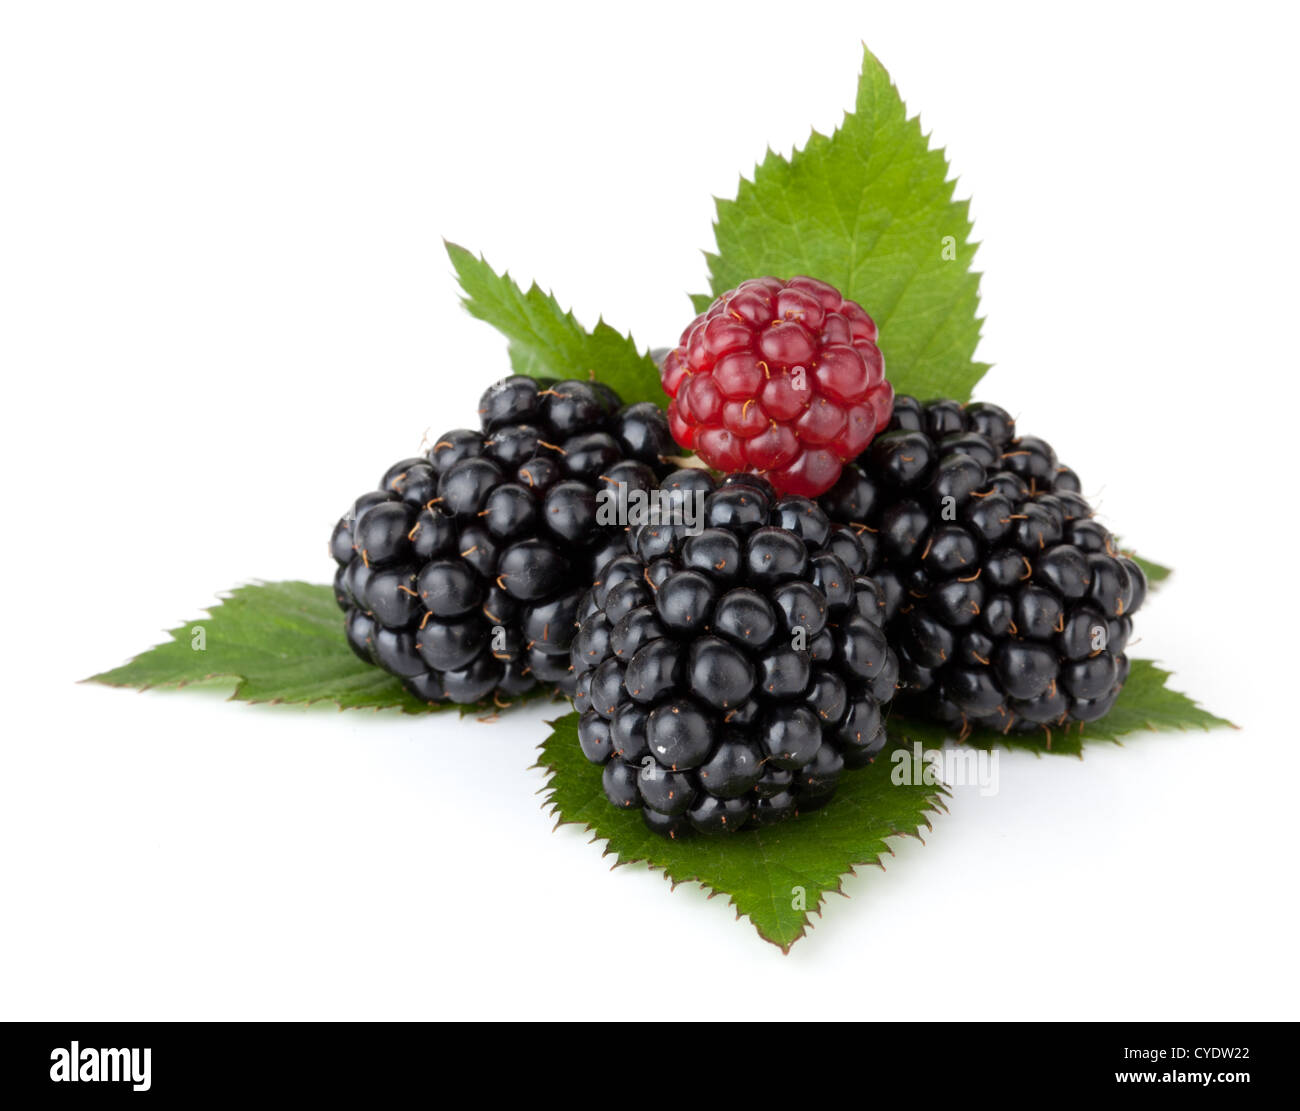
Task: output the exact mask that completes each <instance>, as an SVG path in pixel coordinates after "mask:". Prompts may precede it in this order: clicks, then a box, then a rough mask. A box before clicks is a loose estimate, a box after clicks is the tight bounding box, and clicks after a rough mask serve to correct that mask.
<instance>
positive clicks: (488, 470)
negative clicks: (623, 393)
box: [330, 376, 674, 745]
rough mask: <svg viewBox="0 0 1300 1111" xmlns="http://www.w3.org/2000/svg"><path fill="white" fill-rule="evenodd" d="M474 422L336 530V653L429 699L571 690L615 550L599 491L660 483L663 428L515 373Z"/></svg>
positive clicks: (616, 539)
mask: <svg viewBox="0 0 1300 1111" xmlns="http://www.w3.org/2000/svg"><path fill="white" fill-rule="evenodd" d="M479 417H480V421H481V428H480V429H478V430H472V429H464V428H462V429H455V430H453V431H451V432H447V433H445V434H444V435H442V436H440V437H439V438H438V439H437V441H436V442H435V443H434V445H433V447H431V448H430V449H429V451H428V452H427V454H426V455H424V456H423V457H417V458H410V459H403V460H401V461H400V462H398V463H395V464H394V465H393V466H392V467H390V468H389V469H388V471H387V472H386V473H385V474H384V476H383V478H382V479H381V481H380V487H379V489H378V490H375V491H371V492H370V493H367V494H363V495H362V496H361V497H359V498H358V499H357V500H356V501H355V502H354V503H353V504H352V506H351V508H350V509H349V510H348V512H347V513H346V514H345V515H344V516H343V518H342V519H341V520H340V521H339V522H338V524H337V525H336V526H335V527H334V532H333V534H332V535H331V538H330V554H331V555H332V556H333V558H334V560H335V562H336V563H337V564H338V571H337V573H336V575H335V580H334V585H335V597H336V598H337V600H338V603H339V606H340V608H341V609H343V610H344V612H345V614H346V617H345V619H344V629H345V633H346V635H347V639H348V643H349V645H351V647H352V650H353V651H354V652H355V653H356V654H357V655H358V656H360V657H361V658H362V659H364V660H366V661H367V662H368V663H372V664H375V665H376V666H378V667H381V668H383V669H384V670H386V671H388V672H390V673H392V674H393V675H396V676H397V677H398V678H400V679H401V680H402V682H403V683H405V684H406V686H407V688H408V689H409V690H411V691H412V693H414V694H415V696H416V697H417V698H420V699H423V700H425V701H428V702H439V701H444V700H451V701H454V702H478V701H480V700H482V699H486V698H489V697H494V696H495V697H496V698H498V699H508V698H510V697H511V696H512V695H518V694H523V693H525V692H527V691H528V690H531V689H532V688H533V687H535V686H536V685H537V684H538V683H543V684H550V685H554V686H556V687H558V688H560V689H561V690H563V691H566V692H570V693H571V692H572V689H573V675H572V672H571V670H570V647H571V643H572V641H573V634H574V632H575V630H576V627H577V617H578V604H579V602H580V600H581V598H582V596H583V594H584V593H585V592H586V590H587V589H588V587H590V585H591V582H592V580H593V579H594V578H595V576H596V573H597V572H598V571H599V570H600V569H601V568H602V567H603V566H604V565H605V563H606V562H608V561H609V559H610V558H611V557H612V556H614V555H616V554H618V553H620V552H622V551H623V550H624V547H623V543H624V538H623V525H622V524H620V523H618V521H617V519H616V518H615V517H611V518H610V519H609V521H608V522H605V521H603V520H602V516H601V513H600V501H601V494H602V492H603V491H608V490H610V489H619V488H622V489H624V490H633V489H638V488H639V489H647V490H648V489H652V488H653V487H654V486H655V485H656V483H657V482H658V479H659V477H660V476H662V475H663V474H664V473H665V471H666V470H668V469H669V468H668V466H667V464H665V463H664V461H663V457H664V456H665V455H666V454H667V453H669V452H671V451H673V450H674V449H673V444H672V437H671V436H670V435H669V432H668V424H667V421H666V419H665V417H664V415H663V413H662V412H661V411H660V410H659V409H658V408H657V407H656V406H654V405H651V404H648V403H644V402H642V403H640V404H637V405H629V406H624V405H623V404H622V402H621V401H620V399H619V398H618V396H617V395H616V394H615V393H614V392H613V391H612V390H610V389H609V388H608V387H607V386H604V385H601V384H599V383H594V382H579V381H573V382H541V381H538V380H536V379H532V378H526V377H522V376H516V377H511V378H506V379H504V380H502V381H500V382H497V383H496V384H495V385H493V386H491V387H489V388H488V390H487V392H486V393H484V395H483V397H482V399H481V401H480V403H479ZM607 741H608V738H606V742H607ZM585 743H588V744H592V745H598V744H599V743H600V741H599V739H598V738H590V737H589V738H588V740H587V742H585Z"/></svg>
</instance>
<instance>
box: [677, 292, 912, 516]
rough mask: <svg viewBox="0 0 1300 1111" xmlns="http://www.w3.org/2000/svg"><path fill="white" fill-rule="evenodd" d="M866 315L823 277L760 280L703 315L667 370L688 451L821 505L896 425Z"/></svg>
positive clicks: (679, 428) (726, 470)
mask: <svg viewBox="0 0 1300 1111" xmlns="http://www.w3.org/2000/svg"><path fill="white" fill-rule="evenodd" d="M876 339H877V334H876V325H875V323H874V322H873V321H872V319H871V317H869V316H868V315H867V314H866V312H865V311H864V310H863V308H862V306H861V305H859V304H857V303H856V302H854V301H849V300H847V299H846V298H844V297H842V296H841V295H840V293H839V291H838V290H836V289H835V288H834V287H833V286H830V285H827V284H826V283H825V282H821V281H817V280H816V279H814V278H802V277H800V278H791V279H790V280H789V281H788V282H783V281H779V280H778V279H776V278H755V279H752V280H750V281H747V282H742V283H741V284H740V285H739V286H737V287H736V288H735V289H733V290H731V291H729V292H727V293H724V294H723V295H722V296H721V297H719V298H718V299H717V300H716V301H714V302H713V304H712V305H710V306H709V308H708V310H707V311H706V312H704V313H702V314H701V315H700V316H698V317H696V318H695V320H694V321H692V322H691V324H690V326H689V327H688V328H687V329H686V331H684V332H683V333H682V337H681V340H680V342H679V344H678V346H677V347H676V348H674V349H673V350H672V351H670V352H669V353H668V355H667V357H666V358H665V360H664V363H663V367H662V370H661V375H660V376H661V379H662V381H663V387H664V390H665V392H667V394H668V396H669V397H671V398H672V402H671V404H670V405H669V406H668V422H669V427H670V428H671V429H672V434H673V436H674V438H675V439H676V440H677V442H678V443H679V444H681V445H682V447H684V448H689V449H691V450H693V451H695V452H697V453H698V454H699V456H700V458H701V459H703V460H704V461H705V462H706V463H708V464H709V466H711V467H714V468H716V469H717V470H719V471H723V472H724V473H734V472H737V471H752V472H754V473H756V474H760V475H763V476H765V477H766V478H767V479H768V480H769V482H770V483H771V484H772V487H773V488H774V489H775V490H776V491H777V492H778V493H781V494H800V495H804V496H806V497H812V496H815V495H817V494H821V493H823V492H824V491H825V490H827V489H829V488H830V487H831V485H833V484H834V482H835V480H836V479H837V478H839V476H840V471H841V469H842V467H843V465H844V463H845V462H846V461H847V460H851V459H853V458H855V457H856V456H857V455H859V454H860V453H861V452H862V451H863V449H865V448H866V446H867V445H868V444H869V443H870V442H871V440H872V437H873V436H875V435H876V433H877V432H879V431H881V430H882V429H883V428H884V427H885V425H886V424H887V423H888V421H889V415H890V408H891V405H892V402H893V390H892V389H891V387H890V385H889V383H888V382H886V381H885V363H884V358H883V357H882V355H881V353H880V348H879V347H877V346H876Z"/></svg>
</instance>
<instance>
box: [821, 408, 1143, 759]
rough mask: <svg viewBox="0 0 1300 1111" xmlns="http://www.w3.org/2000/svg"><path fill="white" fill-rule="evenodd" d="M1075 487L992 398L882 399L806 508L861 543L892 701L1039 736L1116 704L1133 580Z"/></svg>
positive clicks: (1136, 598)
mask: <svg viewBox="0 0 1300 1111" xmlns="http://www.w3.org/2000/svg"><path fill="white" fill-rule="evenodd" d="M1079 489H1080V486H1079V479H1078V476H1077V475H1076V474H1075V473H1074V472H1073V471H1072V470H1070V469H1069V468H1068V467H1064V466H1061V465H1060V463H1059V462H1058V460H1057V457H1056V453H1055V452H1054V451H1053V450H1052V448H1051V446H1050V445H1049V444H1047V443H1046V442H1044V441H1043V440H1040V439H1037V438H1035V437H1032V436H1018V435H1017V434H1016V428H1015V423H1014V421H1013V420H1012V419H1011V417H1010V416H1009V415H1008V414H1007V412H1006V411H1005V410H1003V409H1000V408H998V407H997V406H996V405H988V404H981V403H977V404H971V405H965V406H963V405H961V404H959V403H957V402H954V401H935V402H931V403H930V404H928V405H922V404H920V403H919V402H918V401H917V400H916V399H915V398H912V397H899V398H897V399H896V400H895V402H894V414H893V417H892V419H891V421H890V424H889V428H888V430H887V431H886V432H885V433H883V434H882V435H880V436H878V437H877V438H876V439H875V441H873V443H872V444H871V446H870V448H869V449H868V450H867V451H866V452H864V453H863V455H861V456H860V457H859V458H858V459H857V460H856V461H855V463H854V464H851V465H849V466H846V467H845V469H844V473H843V475H842V476H841V478H840V480H839V481H838V482H837V483H836V485H835V486H834V487H832V489H831V490H829V491H828V492H827V493H826V494H825V495H824V496H823V497H822V498H821V499H820V504H821V505H822V507H823V508H824V509H825V510H826V512H827V513H828V514H829V516H830V517H831V519H833V520H836V521H839V522H841V523H849V524H851V525H852V527H853V528H854V529H855V530H856V531H857V532H858V535H859V539H860V541H861V542H862V545H863V550H864V551H865V552H866V553H867V562H866V566H865V571H866V573H867V574H869V575H870V576H871V577H872V579H873V580H874V582H875V584H876V586H877V588H878V590H879V604H880V608H881V613H882V615H883V618H884V621H885V627H886V629H887V631H888V633H889V642H890V644H891V645H892V646H893V647H894V649H895V651H896V652H897V653H898V658H899V664H900V667H901V672H902V675H901V685H900V689H899V706H900V708H907V709H911V710H913V711H917V712H920V713H923V714H924V715H926V716H928V717H931V718H933V719H936V720H938V721H940V722H942V723H944V724H948V725H953V726H957V727H960V728H961V729H962V730H963V731H964V730H965V729H966V728H968V727H970V726H974V725H979V726H984V727H987V728H992V729H997V730H999V731H1001V732H1004V733H1006V732H1032V731H1035V730H1045V731H1047V732H1048V737H1049V740H1050V730H1051V728H1052V727H1054V726H1059V725H1065V724H1067V723H1069V722H1075V721H1077V722H1087V721H1095V720H1096V719H1098V718H1100V717H1101V716H1102V715H1104V714H1105V713H1106V712H1107V711H1109V710H1110V708H1111V707H1112V706H1114V704H1115V700H1116V699H1117V698H1118V697H1119V693H1120V690H1121V688H1122V687H1123V685H1124V681H1125V679H1127V678H1128V673H1129V661H1128V657H1127V656H1126V655H1125V654H1124V649H1125V647H1126V645H1127V644H1128V640H1129V637H1130V635H1131V633H1132V616H1133V614H1134V613H1135V612H1136V611H1137V610H1138V608H1139V607H1140V606H1141V604H1142V601H1143V599H1144V598H1145V596H1146V589H1147V584H1146V577H1145V575H1144V574H1143V573H1142V570H1141V568H1139V567H1138V565H1137V564H1136V563H1134V562H1133V560H1131V559H1130V558H1128V557H1127V556H1126V555H1124V554H1123V553H1121V552H1120V551H1119V550H1118V548H1117V547H1116V545H1115V542H1114V539H1113V538H1112V537H1111V535H1110V533H1109V532H1108V531H1107V530H1106V529H1105V528H1104V527H1103V526H1102V525H1101V524H1099V523H1098V522H1097V521H1096V520H1094V519H1093V515H1092V509H1091V508H1090V507H1089V505H1088V503H1087V501H1086V500H1084V498H1083V497H1082V496H1081V495H1080V493H1079Z"/></svg>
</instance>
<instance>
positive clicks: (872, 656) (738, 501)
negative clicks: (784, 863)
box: [572, 470, 898, 837]
mask: <svg viewBox="0 0 1300 1111" xmlns="http://www.w3.org/2000/svg"><path fill="white" fill-rule="evenodd" d="M660 493H661V495H664V496H663V497H661V498H660V499H659V502H658V503H657V504H658V506H659V508H660V513H659V515H658V517H657V519H656V518H651V519H649V520H646V521H644V522H639V523H636V522H634V523H633V525H632V526H631V527H629V529H628V536H627V548H628V550H627V553H626V554H624V555H621V556H619V557H618V558H616V559H614V560H612V561H611V562H610V563H609V564H608V565H607V566H606V567H605V568H604V570H603V571H602V572H601V575H600V579H599V581H598V582H596V583H595V585H594V586H593V587H592V588H591V590H590V592H589V593H588V594H587V596H586V597H585V598H584V599H583V601H582V603H581V604H580V606H579V610H578V612H579V616H580V620H581V625H580V627H579V630H578V634H577V636H576V637H575V638H574V641H573V648H572V658H573V671H574V674H575V676H576V677H577V690H576V693H575V695H574V704H575V706H576V707H577V709H578V710H579V711H580V712H581V718H580V721H579V726H578V737H579V741H580V743H581V746H582V751H583V752H584V753H585V754H586V756H587V758H588V759H589V760H590V761H591V762H592V763H594V764H598V765H602V766H603V768H604V771H603V782H604V787H605V793H606V795H607V796H608V797H609V799H610V801H611V802H612V803H614V805H616V806H618V807H621V808H632V807H640V808H641V810H642V814H643V816H644V819H645V821H646V824H647V825H648V826H649V827H650V828H651V829H653V830H655V831H657V832H659V833H662V834H665V835H667V836H670V837H676V836H679V835H680V834H682V833H684V832H687V831H689V830H691V829H694V830H696V831H699V832H701V833H707V834H712V833H733V832H735V831H737V830H739V829H741V828H742V827H743V826H746V825H750V826H765V825H770V824H772V823H775V822H778V821H780V820H782V819H785V818H788V817H791V816H793V815H795V814H796V813H797V812H799V811H807V810H812V809H814V808H815V807H818V806H820V805H822V804H823V803H825V802H826V801H827V800H828V799H829V798H830V797H831V795H832V794H833V793H834V790H835V786H836V783H837V781H838V779H839V776H840V773H841V771H842V770H843V768H844V767H845V766H850V767H856V766H860V765H862V764H866V763H869V762H870V761H871V760H872V759H873V758H874V756H875V755H876V753H878V752H879V751H880V750H881V748H882V747H883V746H884V744H885V741H886V734H885V726H884V721H883V716H882V708H883V706H884V704H885V703H887V702H888V701H889V699H890V698H891V697H892V696H893V693H894V689H895V686H896V683H897V679H898V662H897V660H896V659H895V658H894V655H893V653H892V652H891V651H890V649H889V646H888V644H887V643H886V639H885V633H884V630H883V629H882V627H881V620H882V617H881V610H880V607H879V605H878V596H877V593H876V591H875V589H874V587H873V586H872V584H871V583H870V582H869V580H866V579H864V578H862V577H861V576H862V574H863V572H864V570H865V569H866V566H867V563H868V557H867V553H866V552H865V551H864V548H863V544H862V541H861V539H860V537H859V536H858V534H857V532H856V530H855V529H853V528H851V527H847V526H843V525H835V524H833V523H832V522H831V521H830V519H829V518H828V517H827V515H826V513H825V512H823V511H822V510H821V509H820V508H819V507H818V506H817V504H816V503H815V502H813V501H810V500H809V499H807V498H803V497H797V496H789V497H785V498H781V499H779V500H778V498H777V496H776V494H775V492H774V491H773V490H772V487H771V486H770V485H768V483H766V482H765V481H763V479H761V478H758V477H756V476H752V475H743V474H742V475H733V476H730V477H728V478H726V479H724V480H723V481H722V483H721V485H719V484H717V483H716V482H715V481H714V479H713V478H712V477H710V475H709V474H708V472H706V471H703V470H680V471H676V472H674V473H673V474H671V475H669V476H668V477H667V478H666V479H664V481H663V483H662V485H661V488H660Z"/></svg>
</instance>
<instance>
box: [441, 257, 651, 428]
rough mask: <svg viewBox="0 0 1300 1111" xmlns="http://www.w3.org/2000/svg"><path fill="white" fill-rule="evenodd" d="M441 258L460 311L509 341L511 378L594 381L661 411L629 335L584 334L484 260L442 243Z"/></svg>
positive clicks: (604, 328)
mask: <svg viewBox="0 0 1300 1111" xmlns="http://www.w3.org/2000/svg"><path fill="white" fill-rule="evenodd" d="M447 253H448V254H449V255H450V256H451V262H452V265H453V266H454V267H455V268H456V276H457V277H458V278H459V279H460V287H461V289H462V290H464V292H465V296H464V298H463V303H464V305H465V308H466V309H468V310H469V312H470V314H471V315H472V316H476V317H478V319H479V320H485V321H487V322H488V323H489V324H491V325H492V326H493V327H494V328H496V329H497V330H498V331H499V332H502V333H503V334H504V335H505V337H506V338H507V339H508V340H509V341H510V362H511V364H512V365H513V366H514V369H515V373H516V374H526V375H528V376H529V377H532V378H582V379H585V378H589V377H595V378H597V379H599V380H600V381H601V382H604V383H605V384H606V385H607V386H609V387H611V388H612V389H614V390H615V391H616V392H617V393H618V395H619V396H620V397H621V398H622V399H623V401H624V402H625V403H626V404H628V405H631V404H633V403H634V402H637V401H653V402H654V403H655V404H656V405H660V406H667V404H668V398H667V396H666V395H665V394H664V391H663V387H662V386H661V385H660V384H659V369H658V367H656V366H655V363H654V360H653V359H651V358H650V355H649V354H648V353H647V352H644V351H641V350H640V349H638V348H637V346H636V344H635V343H633V342H632V337H631V336H630V335H628V336H625V335H621V334H620V333H619V332H617V331H615V330H614V329H613V328H611V327H610V326H609V325H608V324H606V323H605V321H604V320H603V319H601V320H598V321H597V322H596V327H595V329H594V330H593V331H590V332H589V331H587V330H586V329H585V328H584V327H583V326H582V325H581V324H579V323H578V322H577V320H575V319H574V317H573V314H572V313H570V312H565V311H564V310H563V309H561V308H560V306H559V304H558V303H557V302H556V300H555V297H554V296H552V295H551V294H550V293H544V292H543V291H542V290H541V289H539V288H538V286H537V285H536V283H534V284H533V285H532V286H530V287H529V289H528V291H527V292H525V291H524V290H522V289H520V288H519V286H518V284H516V282H515V281H514V279H513V278H511V277H510V275H509V274H508V273H505V274H498V273H496V272H495V271H494V270H493V269H492V267H490V266H489V265H488V264H487V260H486V259H484V258H482V257H476V256H475V255H473V254H471V253H470V252H469V251H467V250H465V248H464V247H458V246H457V245H456V244H455V243H448V244H447Z"/></svg>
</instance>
